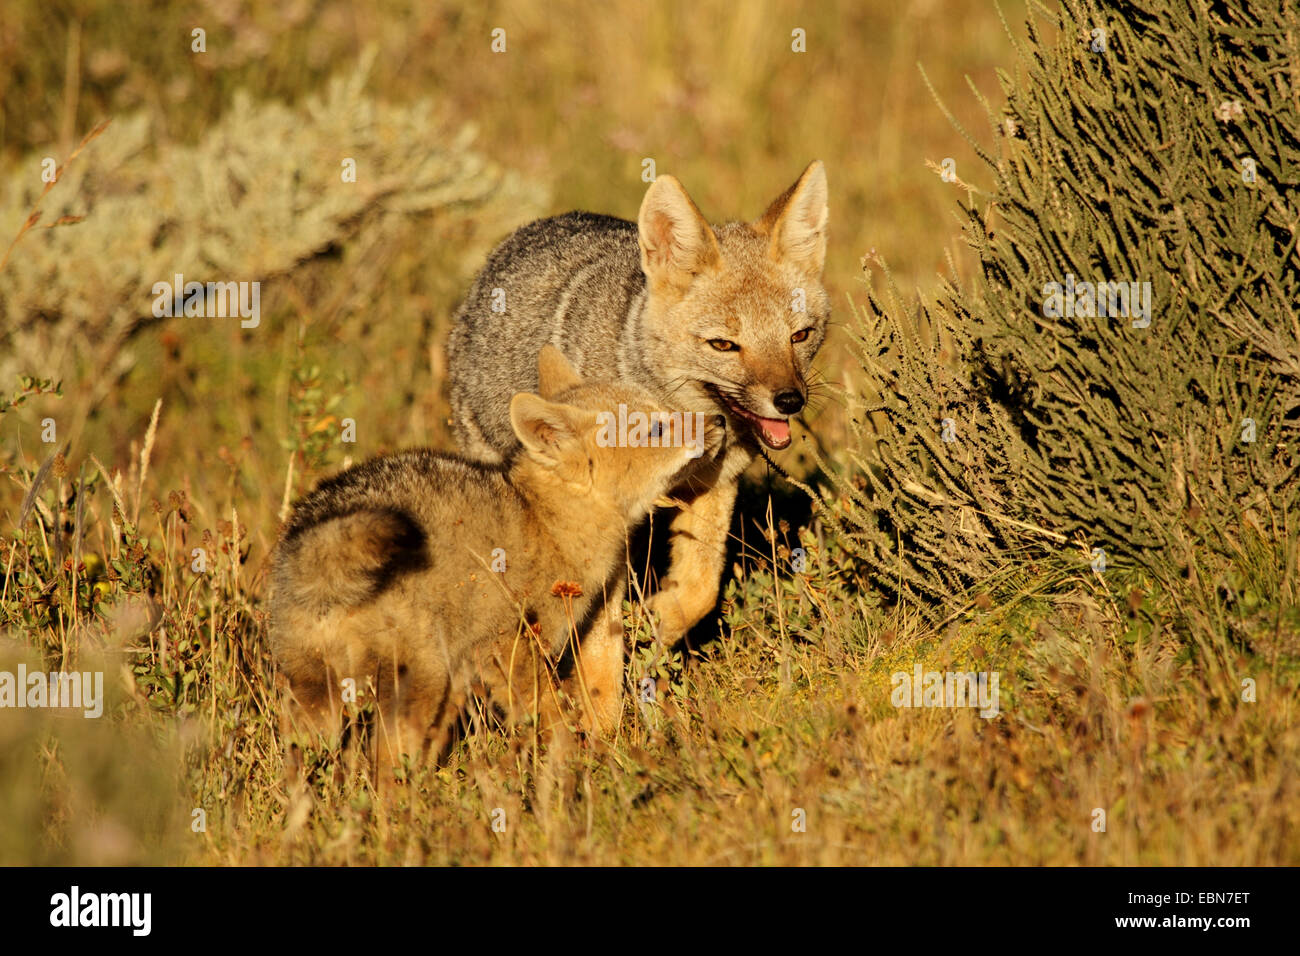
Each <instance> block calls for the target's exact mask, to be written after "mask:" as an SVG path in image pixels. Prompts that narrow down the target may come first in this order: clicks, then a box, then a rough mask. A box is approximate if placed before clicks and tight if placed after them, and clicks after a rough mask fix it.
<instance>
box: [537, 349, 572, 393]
mask: <svg viewBox="0 0 1300 956" xmlns="http://www.w3.org/2000/svg"><path fill="white" fill-rule="evenodd" d="M581 384H582V376H581V375H579V374H578V370H577V369H576V368H574V367H573V365H572V363H570V362H569V360H568V359H567V358H565V357H564V353H563V352H561V351H560V350H559V349H557V348H556V347H555V346H554V345H543V346H542V351H541V352H539V353H538V355H537V392H538V394H539V395H541V396H542V398H546V399H551V398H555V396H557V395H561V394H563V393H564V392H567V391H568V390H569V389H571V388H573V387H574V386H576V385H581Z"/></svg>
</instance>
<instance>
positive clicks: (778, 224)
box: [754, 159, 828, 276]
mask: <svg viewBox="0 0 1300 956" xmlns="http://www.w3.org/2000/svg"><path fill="white" fill-rule="evenodd" d="M827 214H828V208H827V201H826V167H824V166H823V165H822V161H821V160H820V159H816V160H813V161H812V162H811V163H810V164H809V165H808V168H807V169H805V170H804V171H803V175H802V176H800V177H799V179H798V180H797V181H796V182H795V184H794V185H793V186H791V187H790V188H789V189H787V190H786V191H785V192H783V193H782V194H781V195H780V196H778V197H777V198H776V199H775V200H773V202H772V205H770V206H768V207H767V212H765V213H763V217H762V218H761V219H759V220H758V222H757V223H755V224H754V228H755V229H757V230H758V231H759V232H761V233H766V234H767V235H769V236H771V237H772V239H771V243H770V245H769V246H768V255H769V256H771V257H772V258H773V259H777V260H779V261H783V262H788V263H790V264H791V265H793V266H795V267H796V268H798V269H800V270H801V271H802V272H804V273H805V274H806V275H811V276H820V275H821V274H822V268H823V267H824V266H825V265H826V218H827Z"/></svg>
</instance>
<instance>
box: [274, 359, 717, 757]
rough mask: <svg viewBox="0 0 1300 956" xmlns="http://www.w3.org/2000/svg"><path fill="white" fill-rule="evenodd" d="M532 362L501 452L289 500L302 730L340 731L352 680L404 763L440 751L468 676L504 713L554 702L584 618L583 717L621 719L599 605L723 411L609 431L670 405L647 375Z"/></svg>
mask: <svg viewBox="0 0 1300 956" xmlns="http://www.w3.org/2000/svg"><path fill="white" fill-rule="evenodd" d="M538 365H539V376H538V381H539V389H538V391H539V392H540V394H539V395H535V394H530V393H520V394H517V395H515V396H514V398H513V399H512V400H511V402H510V421H511V425H512V428H513V432H514V434H515V436H516V437H517V438H518V440H519V442H520V446H521V447H520V450H519V452H518V453H517V454H515V455H514V456H513V457H512V458H510V459H509V460H508V461H506V462H505V463H503V464H500V465H487V464H481V463H472V462H468V461H465V460H464V459H460V458H456V457H453V456H449V455H440V454H436V453H434V452H431V451H427V450H417V451H407V452H402V453H400V454H396V455H391V456H387V457H383V458H377V459H373V460H371V461H369V462H366V463H365V464H362V465H359V466H357V467H355V468H350V469H348V470H347V471H345V472H343V473H341V474H339V475H337V476H335V477H333V478H330V479H328V480H326V481H324V482H322V483H321V485H320V486H319V487H318V488H317V489H316V490H315V491H313V492H312V493H311V494H309V495H307V496H306V497H305V498H303V499H302V500H301V501H299V502H298V503H297V505H296V506H295V508H294V511H293V514H292V515H291V517H290V519H289V522H288V524H287V526H286V528H285V531H284V534H283V537H282V539H281V541H280V543H279V545H278V546H277V550H276V555H275V559H274V565H273V570H272V589H273V590H272V600H271V614H272V619H271V641H272V648H273V651H274V653H275V655H276V657H277V659H278V660H279V663H280V666H281V667H282V669H283V672H284V673H285V675H286V676H287V678H288V681H289V685H290V689H291V691H292V696H293V698H294V700H295V702H296V707H295V710H296V713H297V716H298V718H299V721H300V722H305V723H306V726H307V727H308V728H309V729H313V730H317V731H321V732H324V733H327V734H332V733H334V732H336V731H337V730H338V729H339V727H340V724H341V719H340V712H341V709H342V699H343V698H342V690H343V686H344V685H343V681H344V680H345V679H347V678H352V679H353V680H354V681H355V687H356V688H357V689H358V695H359V696H360V695H361V694H363V693H374V694H376V695H377V704H378V714H379V727H378V743H379V747H380V756H381V759H386V760H387V761H388V762H393V763H395V762H396V761H397V759H398V756H399V755H400V754H401V753H410V754H416V753H419V752H421V751H423V750H425V749H427V748H431V749H433V750H434V751H441V749H442V747H443V745H444V744H445V742H446V739H447V735H448V733H449V731H450V730H451V728H452V726H453V725H454V722H455V719H456V718H457V716H458V714H459V711H460V709H461V708H462V706H463V704H464V702H465V700H466V698H467V695H468V694H469V693H470V692H471V691H475V692H478V693H481V694H483V695H484V696H487V697H490V698H492V699H494V700H495V701H496V702H497V703H499V704H500V705H501V706H502V707H503V709H505V710H506V712H507V714H508V716H511V717H517V716H519V715H520V714H522V713H527V712H533V713H540V714H542V715H543V717H544V718H545V717H547V716H548V715H550V716H553V709H554V703H553V701H554V687H553V685H552V683H551V678H550V674H551V673H552V665H553V663H554V662H555V661H556V660H557V659H558V658H559V657H560V656H561V654H562V653H563V652H564V650H565V649H566V647H567V646H568V643H569V640H570V638H571V636H573V635H575V634H588V635H594V639H592V640H591V642H590V644H588V645H585V646H583V647H580V648H578V650H577V653H576V656H577V659H578V662H579V665H580V667H579V669H578V673H579V674H580V675H581V679H579V680H576V681H575V682H574V683H575V685H574V686H573V687H571V688H569V690H570V692H571V694H572V696H573V697H574V699H576V700H577V701H578V703H579V704H580V705H581V706H582V707H583V708H584V710H585V712H586V719H587V722H588V725H589V726H595V725H599V726H608V725H611V724H613V723H616V722H617V718H618V711H619V708H620V707H621V693H622V663H623V659H622V651H623V645H622V619H621V614H620V615H618V619H617V620H614V617H613V615H612V609H611V612H605V613H607V614H609V616H608V617H607V618H602V612H604V605H605V599H606V597H607V595H608V594H609V593H610V592H611V591H614V590H621V587H622V579H623V575H624V573H625V565H624V559H625V547H626V536H627V534H628V533H629V531H630V530H631V529H632V528H634V527H635V526H636V524H637V523H638V522H640V521H641V520H643V519H644V518H645V517H646V515H647V514H648V513H649V512H650V510H651V508H652V507H653V506H654V503H655V501H656V499H658V498H660V497H661V496H662V495H664V493H665V492H667V491H668V489H669V488H671V487H674V486H675V485H677V484H679V483H680V482H681V481H683V479H684V475H685V474H686V473H687V471H688V469H689V468H690V467H692V466H698V459H699V458H703V459H706V460H707V459H710V458H712V457H714V456H716V455H717V454H718V453H719V452H720V449H721V447H722V444H723V435H724V432H725V422H724V420H723V419H722V418H721V417H720V416H719V417H717V418H716V420H715V419H714V418H713V417H712V416H710V417H707V418H705V419H704V420H703V422H702V423H701V424H702V426H703V430H702V432H701V433H698V434H696V435H695V436H691V435H689V434H685V435H684V434H683V427H682V419H681V417H680V416H679V417H677V418H676V419H663V426H662V427H663V434H662V437H659V438H658V439H657V440H656V441H655V442H654V443H650V442H643V443H639V444H638V443H636V442H630V443H628V444H630V445H631V446H632V447H626V446H624V447H619V446H617V445H614V446H611V445H610V443H609V441H608V433H605V434H603V435H602V427H601V423H600V421H599V420H598V415H599V414H600V413H609V414H611V415H615V416H617V414H618V409H619V406H620V404H622V405H624V406H626V408H627V409H633V410H640V411H644V412H646V413H662V412H666V411H667V409H665V408H664V406H663V405H662V404H661V403H660V402H659V401H657V400H656V399H655V398H654V397H653V396H652V395H651V394H650V393H649V392H648V391H647V390H646V389H643V388H640V387H638V386H634V385H630V384H627V383H623V384H618V385H612V384H599V383H587V382H583V381H582V380H581V379H580V378H579V376H578V373H577V372H576V371H575V370H574V369H573V367H572V366H571V365H570V364H569V363H568V361H567V360H566V359H565V358H564V357H563V355H561V354H560V353H559V352H558V351H557V350H555V349H553V348H550V347H547V348H544V349H543V350H542V352H541V354H540V357H539V359H538ZM693 421H694V420H693ZM656 446H657V447H656ZM502 560H504V570H503V571H502V570H500V569H501V561H502ZM557 586H559V587H557ZM556 592H558V593H556ZM574 592H576V593H574ZM615 631H616V633H617V635H618V636H617V642H615V641H614V640H613V639H611V636H610V635H611V634H613V633H614V632H615ZM611 648H615V649H616V651H617V653H611Z"/></svg>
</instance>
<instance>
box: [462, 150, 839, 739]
mask: <svg viewBox="0 0 1300 956" xmlns="http://www.w3.org/2000/svg"><path fill="white" fill-rule="evenodd" d="M826 220H827V190H826V174H825V171H824V169H823V167H822V164H821V162H820V161H818V162H813V163H812V164H811V165H809V166H808V168H807V169H805V170H804V172H803V174H802V175H801V176H800V177H799V179H798V180H797V181H796V182H795V183H794V185H793V186H791V187H790V188H789V189H787V190H786V191H785V192H784V193H782V194H781V195H780V196H779V197H777V199H776V200H775V201H773V202H772V204H771V205H770V206H769V207H768V209H767V211H766V212H765V213H764V214H763V215H762V216H761V217H759V219H757V220H756V221H754V222H752V223H739V222H729V223H726V224H724V225H720V226H711V225H709V223H708V222H707V221H706V220H705V219H704V217H703V216H702V215H701V214H700V211H699V209H698V208H696V206H695V203H694V202H692V201H691V198H690V197H689V196H688V195H687V194H686V191H685V190H684V189H683V188H682V186H681V184H680V183H679V182H678V181H677V180H676V179H674V178H673V177H671V176H660V177H659V178H658V179H656V180H655V181H654V182H653V183H652V184H651V186H650V188H649V189H648V190H647V191H646V194H645V198H644V200H643V201H642V203H641V211H640V214H639V215H638V218H637V221H636V222H635V223H633V222H628V221H626V220H623V219H616V218H613V217H610V216H602V215H595V214H592V213H585V212H572V213H568V214H567V215H563V216H558V217H555V218H552V219H542V220H539V221H537V222H533V223H531V224H529V225H526V226H524V227H522V228H521V229H519V230H518V231H516V232H515V233H514V234H513V235H511V236H510V237H509V238H508V239H506V240H505V241H504V242H503V243H502V244H501V245H500V246H498V247H497V249H496V250H495V251H494V252H493V253H492V254H491V256H490V257H489V258H488V261H487V264H486V265H485V266H484V268H483V270H482V271H481V272H480V273H479V275H478V278H477V279H476V280H475V282H474V285H473V287H472V288H471V290H470V292H469V295H468V296H467V298H466V299H465V302H464V303H463V304H462V306H461V308H460V310H459V312H458V313H457V315H456V318H455V322H454V325H453V327H452V331H451V338H450V342H449V345H448V352H449V361H450V377H451V404H452V411H453V415H454V426H455V429H456V433H457V438H458V441H459V442H460V445H461V448H462V449H463V450H464V451H465V452H466V453H467V454H469V455H471V456H473V457H475V458H477V459H479V460H483V461H501V460H502V459H503V458H505V457H506V456H508V455H510V454H511V452H512V449H513V448H514V447H516V445H517V444H518V439H517V437H516V436H515V434H514V432H513V430H512V429H511V424H510V416H509V406H510V398H511V396H512V395H514V394H515V393H516V392H519V391H521V390H527V389H530V388H532V387H533V386H534V385H535V384H536V377H535V376H536V368H535V364H534V360H535V357H536V355H537V350H538V349H540V348H541V347H542V346H543V345H545V344H547V343H549V344H551V345H554V346H555V347H556V348H558V349H560V350H561V351H562V352H563V353H564V354H565V355H566V356H567V357H568V358H569V360H570V361H571V362H573V364H574V366H575V367H576V368H577V369H578V371H579V372H580V373H581V374H583V375H588V376H592V377H595V378H603V379H610V380H618V381H623V382H628V383H632V384H634V385H637V386H639V387H641V388H645V389H648V390H649V391H650V392H651V393H653V394H654V395H655V396H656V397H657V398H658V399H659V400H660V401H662V402H664V403H665V404H667V405H670V406H671V407H674V408H681V409H684V410H686V411H691V412H704V413H709V414H716V413H719V412H720V413H722V414H723V415H725V416H726V418H727V419H728V428H727V437H726V447H725V450H724V453H723V454H722V455H720V456H718V457H716V458H714V457H709V458H707V459H705V458H701V459H700V461H699V462H698V464H697V466H696V467H695V468H694V469H692V470H691V472H690V474H689V475H688V476H687V479H686V480H685V481H683V482H682V483H681V484H680V485H679V487H678V488H676V489H675V490H674V492H673V498H674V503H675V506H676V507H677V509H678V510H677V513H676V515H675V516H674V517H673V519H672V522H671V526H670V538H671V548H672V552H671V561H670V566H669V571H668V576H667V578H666V579H665V580H662V581H660V582H659V589H658V591H657V592H655V593H654V594H653V596H652V597H651V598H650V607H651V609H652V610H654V611H656V612H658V616H659V632H658V636H659V639H660V640H662V641H664V642H666V643H669V644H671V643H675V642H676V641H677V640H679V639H680V638H681V637H682V636H684V635H685V634H686V632H687V631H688V630H689V629H690V628H691V627H693V626H694V625H695V624H696V623H697V622H698V621H699V620H700V619H701V618H703V617H704V615H705V614H707V613H708V612H709V611H710V610H711V609H712V608H713V606H714V604H715V603H716V601H717V596H718V588H719V586H720V581H721V577H722V571H723V565H724V563H725V558H726V541H727V533H728V530H729V528H730V525H731V512H732V509H733V506H734V504H735V500H736V490H737V483H738V481H739V478H740V474H741V472H743V471H744V470H745V468H746V467H747V466H748V465H749V464H750V462H751V461H753V459H754V457H755V456H756V455H757V453H758V450H759V447H760V444H761V445H766V446H767V447H768V448H772V449H781V448H785V447H786V446H787V445H789V444H790V440H791V439H790V424H789V417H790V416H791V415H794V414H796V413H798V412H799V411H800V410H801V409H802V408H803V407H804V404H805V402H806V401H807V395H808V387H807V375H808V371H809V367H810V364H811V362H812V360H813V356H814V355H816V353H817V350H818V348H819V347H820V346H821V343H822V339H823V337H824V335H825V330H826V322H827V319H828V317H829V315H830V300H829V297H828V296H827V294H826V290H825V289H824V288H823V287H822V281H821V277H822V270H823V267H824V264H825V260H826ZM621 602H622V593H621V592H620V593H617V594H611V595H610V603H609V605H608V607H607V612H606V613H607V627H604V628H600V629H599V631H598V633H593V635H592V638H591V639H592V642H593V644H592V646H593V647H594V642H595V641H598V640H607V641H611V642H612V641H615V640H617V641H618V644H619V647H618V649H617V653H616V652H615V649H614V648H613V647H610V648H608V649H607V650H606V651H605V652H604V653H602V654H599V655H591V656H592V657H593V658H597V657H598V658H599V659H601V660H604V661H613V660H615V659H617V661H618V667H619V672H618V674H617V675H615V674H614V673H613V672H609V673H605V674H599V675H597V674H590V675H588V679H589V681H590V682H592V683H594V684H597V685H599V686H602V687H618V688H621V687H622V673H621V668H622V653H623V648H622V640H623V637H622V614H621ZM616 619H617V622H616ZM605 729H609V728H605Z"/></svg>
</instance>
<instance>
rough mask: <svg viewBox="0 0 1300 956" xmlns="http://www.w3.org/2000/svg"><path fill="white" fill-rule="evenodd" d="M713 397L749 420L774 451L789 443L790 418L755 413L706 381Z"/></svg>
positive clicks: (759, 435) (764, 442) (765, 443)
mask: <svg viewBox="0 0 1300 956" xmlns="http://www.w3.org/2000/svg"><path fill="white" fill-rule="evenodd" d="M706 384H707V385H708V387H709V391H711V392H712V393H713V395H714V397H715V398H717V399H718V401H720V402H722V404H724V405H726V406H727V408H729V409H731V411H732V412H734V413H735V414H736V415H739V416H740V417H741V418H743V419H745V421H747V422H749V423H750V424H751V425H752V426H753V427H754V430H755V431H756V432H758V437H759V438H761V439H762V440H763V444H764V445H766V446H767V447H768V448H771V449H773V450H775V451H780V450H781V449H782V448H785V447H786V446H787V445H789V444H790V420H789V419H787V418H763V417H761V416H759V415H755V414H754V413H753V412H751V411H750V410H749V409H747V408H743V407H741V405H740V403H739V402H737V401H736V400H735V399H733V398H732V397H731V396H729V395H728V394H727V393H726V392H724V391H723V390H722V389H720V388H718V386H716V385H714V384H713V383H712V382H708V383H706Z"/></svg>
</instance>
